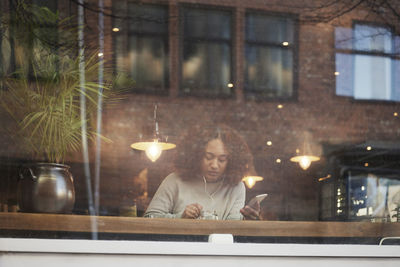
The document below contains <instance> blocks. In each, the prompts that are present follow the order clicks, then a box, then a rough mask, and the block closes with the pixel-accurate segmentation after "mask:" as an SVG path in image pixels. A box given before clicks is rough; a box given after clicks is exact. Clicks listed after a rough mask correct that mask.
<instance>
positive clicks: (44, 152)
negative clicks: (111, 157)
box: [0, 4, 111, 213]
mask: <svg viewBox="0 0 400 267" xmlns="http://www.w3.org/2000/svg"><path fill="white" fill-rule="evenodd" d="M21 5H22V4H21ZM18 8H22V11H26V12H28V11H27V10H30V11H29V12H31V14H30V16H28V17H29V18H30V20H29V21H26V23H33V24H34V23H39V24H38V26H37V27H27V28H25V27H24V24H21V19H18V18H15V17H16V16H17V17H18V13H17V14H16V15H15V14H14V15H13V16H12V17H14V19H15V23H14V25H13V27H11V26H10V31H9V32H18V34H15V35H14V36H13V37H14V38H17V39H15V40H14V43H15V44H16V48H15V55H16V62H17V63H18V64H17V65H18V68H17V71H15V72H13V73H11V74H9V75H6V76H3V77H2V80H1V82H2V87H3V89H2V90H1V92H0V107H1V108H2V109H3V111H4V112H5V113H6V114H8V115H9V117H10V118H11V119H12V122H13V123H12V125H13V126H12V127H11V126H10V125H9V126H10V127H11V128H9V130H10V131H9V133H10V136H11V137H12V138H13V139H14V140H16V142H15V143H16V144H17V145H19V149H22V150H23V151H25V152H26V153H28V154H29V155H30V156H31V158H32V159H33V160H35V161H40V162H41V163H36V164H31V165H29V166H26V168H24V169H23V170H22V171H21V172H20V176H21V180H20V181H19V184H18V196H17V198H18V204H19V207H20V209H21V210H22V211H27V212H52V213H53V212H54V213H65V212H70V211H71V210H72V208H73V205H74V200H75V193H74V186H73V179H72V176H71V174H70V172H69V171H68V168H69V167H68V166H66V165H64V164H63V163H64V160H65V157H66V155H67V153H69V152H72V151H77V150H79V149H80V147H81V140H82V138H88V139H93V138H94V137H95V136H97V133H96V131H95V130H93V129H92V128H91V127H90V126H91V123H90V121H91V119H92V118H93V116H94V114H95V112H96V111H97V106H98V102H97V99H98V97H99V96H100V95H102V96H103V97H104V98H105V99H107V95H109V94H110V92H111V91H110V90H109V89H110V86H111V84H99V83H98V82H97V77H98V63H97V62H98V57H97V53H92V55H91V56H89V57H86V60H85V64H84V74H85V80H84V82H83V83H82V79H81V78H80V74H82V66H81V67H80V66H79V64H80V59H81V58H80V57H79V56H71V54H73V53H71V52H70V50H69V49H68V47H65V46H64V47H63V46H60V42H57V47H54V45H53V44H52V43H50V42H49V43H46V42H47V41H49V40H50V39H52V38H48V35H46V34H41V33H42V32H41V29H44V30H45V31H46V30H47V31H48V25H53V24H55V23H59V20H58V18H57V16H56V15H55V14H53V13H51V11H49V10H48V9H46V8H44V9H43V8H40V7H34V8H33V9H32V6H26V5H22V6H19V7H18ZM24 8H25V9H24ZM35 8H36V9H35ZM32 10H33V11H32ZM35 10H36V12H35ZM19 12H21V10H20V11H19ZM49 14H52V15H51V16H49ZM49 19H50V20H51V21H48V20H49ZM10 21H13V20H10ZM44 26H45V27H44ZM27 29H28V30H29V32H28V34H22V35H21V31H26V30H27ZM19 30H21V31H19ZM30 34H32V35H33V36H34V37H35V38H36V39H35V38H33V39H32V38H26V36H27V35H30ZM67 34H70V33H69V32H67ZM42 35H43V36H46V38H45V39H41V38H40V36H42ZM57 35H58V37H59V38H58V39H60V40H62V39H61V36H62V35H61V33H60V32H59V31H58V32H57ZM46 40H47V41H46ZM53 40H54V38H53ZM26 51H28V52H29V53H28V54H26V53H25V52H26ZM75 54H76V53H75ZM82 97H83V98H84V99H85V101H86V105H85V106H82V105H81V98H82ZM83 124H87V125H88V130H87V134H86V135H87V136H82V131H81V127H82V125H83Z"/></svg>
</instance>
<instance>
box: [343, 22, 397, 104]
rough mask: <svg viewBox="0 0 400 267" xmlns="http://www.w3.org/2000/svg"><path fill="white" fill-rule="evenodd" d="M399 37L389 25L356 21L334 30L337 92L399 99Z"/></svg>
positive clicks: (384, 98)
mask: <svg viewBox="0 0 400 267" xmlns="http://www.w3.org/2000/svg"><path fill="white" fill-rule="evenodd" d="M399 44H400V39H399V37H398V36H394V35H393V34H392V31H391V29H390V28H388V27H384V26H377V25H371V24H365V23H355V24H354V26H353V29H348V28H342V27H338V28H336V30H335V48H336V71H335V75H336V94H337V95H340V96H350V97H353V98H354V99H360V100H386V101H400V78H399V75H395V74H396V73H397V74H398V73H399V71H400V57H399V55H400V45H399Z"/></svg>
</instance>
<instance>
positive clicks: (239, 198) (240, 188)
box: [226, 182, 246, 220]
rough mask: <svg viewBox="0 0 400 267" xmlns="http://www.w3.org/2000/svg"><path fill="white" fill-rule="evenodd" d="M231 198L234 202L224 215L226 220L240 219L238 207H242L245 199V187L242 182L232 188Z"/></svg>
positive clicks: (241, 216)
mask: <svg viewBox="0 0 400 267" xmlns="http://www.w3.org/2000/svg"><path fill="white" fill-rule="evenodd" d="M232 200H233V201H234V203H233V206H232V209H231V210H230V212H229V214H228V216H227V217H226V220H242V219H243V215H242V214H241V213H240V209H241V208H243V207H244V203H245V200H246V188H245V187H244V184H243V183H242V182H240V183H239V184H238V185H237V186H236V187H235V189H234V190H233V194H232Z"/></svg>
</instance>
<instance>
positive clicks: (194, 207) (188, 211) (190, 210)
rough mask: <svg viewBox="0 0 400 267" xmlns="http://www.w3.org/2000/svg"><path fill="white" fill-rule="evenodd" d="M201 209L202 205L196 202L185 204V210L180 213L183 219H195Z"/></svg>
mask: <svg viewBox="0 0 400 267" xmlns="http://www.w3.org/2000/svg"><path fill="white" fill-rule="evenodd" d="M202 210H203V206H201V205H200V204H198V203H193V204H189V205H187V206H186V208H185V210H184V211H183V213H182V218H185V219H197V218H198V217H200V214H201V211H202Z"/></svg>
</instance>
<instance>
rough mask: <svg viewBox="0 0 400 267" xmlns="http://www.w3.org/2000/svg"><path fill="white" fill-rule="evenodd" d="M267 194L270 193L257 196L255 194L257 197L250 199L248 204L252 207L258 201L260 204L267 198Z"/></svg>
mask: <svg viewBox="0 0 400 267" xmlns="http://www.w3.org/2000/svg"><path fill="white" fill-rule="evenodd" d="M267 196H268V194H261V195H257V196H255V197H253V198H252V199H251V200H250V201H249V203H247V205H248V206H250V207H252V206H253V207H254V206H255V205H256V203H257V202H258V204H260V203H261V201H263V200H264V198H266V197H267Z"/></svg>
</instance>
